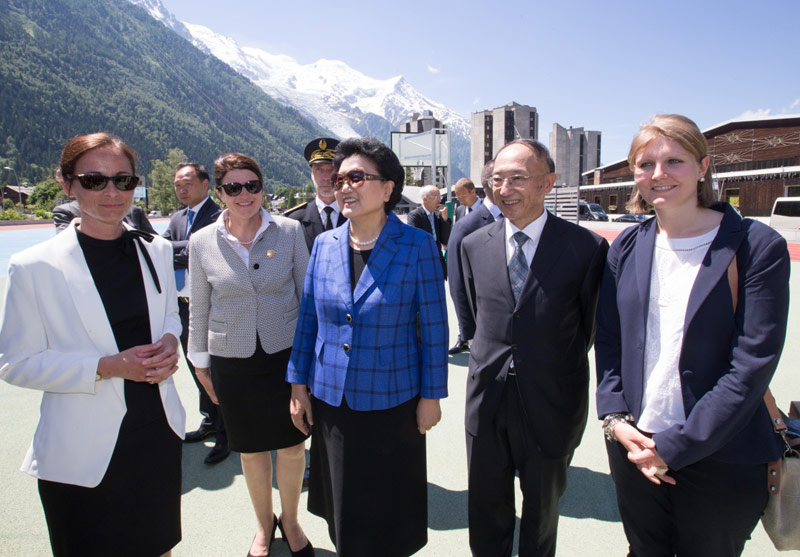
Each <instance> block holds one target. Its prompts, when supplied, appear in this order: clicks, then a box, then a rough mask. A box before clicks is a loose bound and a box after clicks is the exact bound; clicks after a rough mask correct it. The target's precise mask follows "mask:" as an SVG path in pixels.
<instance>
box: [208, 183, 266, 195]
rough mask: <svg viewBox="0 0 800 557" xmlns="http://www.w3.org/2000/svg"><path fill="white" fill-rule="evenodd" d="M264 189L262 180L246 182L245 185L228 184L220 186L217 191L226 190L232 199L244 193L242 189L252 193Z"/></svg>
mask: <svg viewBox="0 0 800 557" xmlns="http://www.w3.org/2000/svg"><path fill="white" fill-rule="evenodd" d="M263 187H264V184H262V183H261V180H250V181H249V182H245V183H244V184H240V183H239V182H229V183H227V184H220V185H218V186H217V190H225V193H227V194H228V195H230V196H231V197H236V196H237V195H239V194H240V193H242V188H244V189H246V190H247V191H248V192H250V193H258V192H260V191H261V189H262V188H263Z"/></svg>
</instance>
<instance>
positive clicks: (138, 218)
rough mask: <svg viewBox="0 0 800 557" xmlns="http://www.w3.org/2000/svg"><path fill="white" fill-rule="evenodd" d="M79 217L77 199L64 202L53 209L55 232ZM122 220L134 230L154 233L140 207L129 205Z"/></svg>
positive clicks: (79, 209) (79, 211) (79, 208)
mask: <svg viewBox="0 0 800 557" xmlns="http://www.w3.org/2000/svg"><path fill="white" fill-rule="evenodd" d="M79 218H81V207H80V205H78V202H77V201H70V202H69V203H64V204H62V205H59V206H57V207H55V208H54V209H53V224H54V225H55V226H56V233H58V232H61V231H62V230H64V229H65V228H66V227H67V225H68V224H69V223H70V222H72V219H79ZM122 220H123V221H124V222H126V223H127V224H129V225H131V226H132V227H134V228H135V229H136V230H141V231H142V232H149V233H150V234H156V231H155V230H154V229H153V225H151V224H150V221H149V220H147V215H145V214H144V211H143V210H142V208H141V207H138V206H136V205H131V208H130V210H129V211H128V214H127V215H125V218H124V219H122Z"/></svg>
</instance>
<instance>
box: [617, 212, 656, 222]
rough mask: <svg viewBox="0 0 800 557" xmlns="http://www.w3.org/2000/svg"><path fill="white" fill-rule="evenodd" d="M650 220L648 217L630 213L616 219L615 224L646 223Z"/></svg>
mask: <svg viewBox="0 0 800 557" xmlns="http://www.w3.org/2000/svg"><path fill="white" fill-rule="evenodd" d="M648 218H650V217H649V216H648V215H641V214H636V213H628V214H627V215H622V216H621V217H617V218H615V219H614V222H644V221H646V220H647V219H648Z"/></svg>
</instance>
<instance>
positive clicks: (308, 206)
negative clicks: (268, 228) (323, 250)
mask: <svg viewBox="0 0 800 557" xmlns="http://www.w3.org/2000/svg"><path fill="white" fill-rule="evenodd" d="M283 215H284V216H285V217H289V218H290V219H294V220H297V221H300V224H302V225H303V233H304V234H305V236H306V244H308V252H309V253H311V248H312V247H314V240H315V239H316V238H317V236H319V235H320V234H322V232H323V231H324V229H325V228H324V225H323V224H322V218H321V217H320V214H319V210H318V209H317V204H316V203H315V202H314V201H309V202H308V203H304V204H303V205H300V206H299V207H295V208H293V209H290V210H288V211H286V212H285V213H284V214H283ZM346 220H347V219H346V218H344V215H343V214H342V213H341V211H340V212H339V220H338V221H337V222H336V223H335V224H334V226H333V227H334V228H336V227H337V226H341V225H343V224H344V223H345V221H346Z"/></svg>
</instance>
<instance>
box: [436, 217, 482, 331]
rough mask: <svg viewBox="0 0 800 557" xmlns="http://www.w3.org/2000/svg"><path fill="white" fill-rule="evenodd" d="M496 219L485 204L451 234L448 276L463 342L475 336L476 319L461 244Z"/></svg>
mask: <svg viewBox="0 0 800 557" xmlns="http://www.w3.org/2000/svg"><path fill="white" fill-rule="evenodd" d="M493 222H494V217H493V216H492V213H491V211H489V209H488V208H487V207H486V205H485V204H483V203H481V204H480V205H479V206H478V208H477V209H475V210H474V211H472V212H470V213H468V214H467V215H465V216H462V218H460V219H458V220H457V221H456V223H455V224H454V225H453V230H452V231H451V232H450V240H449V242H450V243H449V244H448V248H449V249H448V251H447V274H448V276H449V277H450V280H449V283H450V298H452V300H453V306H455V310H456V317H457V318H458V334H459V336H460V337H461V340H469V339H471V338H472V337H473V336H474V335H475V319H474V318H473V317H472V312H471V311H470V309H469V300H468V299H467V289H466V287H465V285H464V275H463V274H462V272H461V242H462V240H464V238H465V237H467V236H468V235H470V234H472V233H473V232H475V231H476V230H478V229H479V228H483V227H484V226H486V225H487V224H492V223H493Z"/></svg>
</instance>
